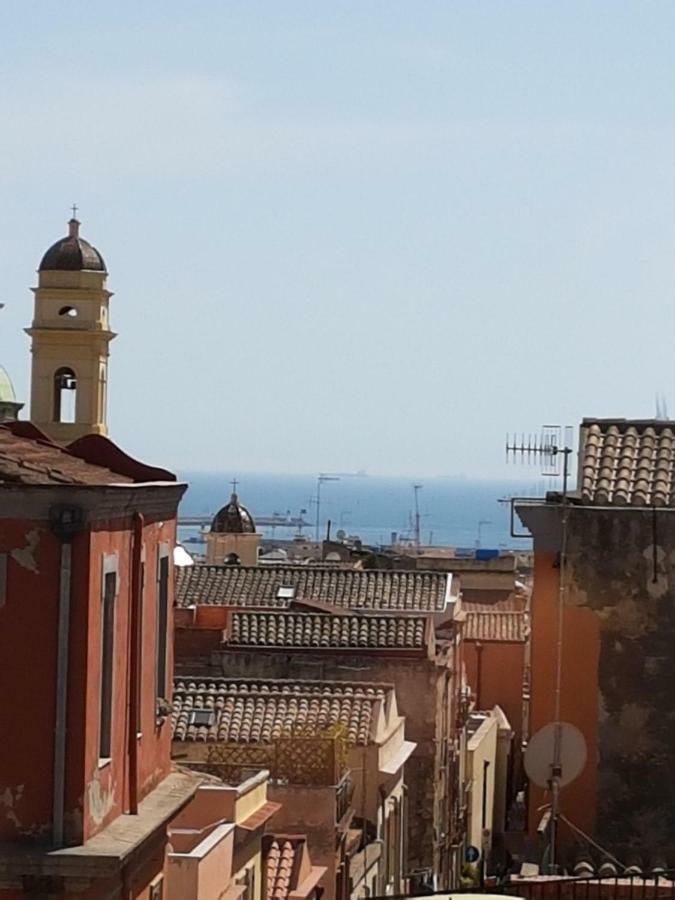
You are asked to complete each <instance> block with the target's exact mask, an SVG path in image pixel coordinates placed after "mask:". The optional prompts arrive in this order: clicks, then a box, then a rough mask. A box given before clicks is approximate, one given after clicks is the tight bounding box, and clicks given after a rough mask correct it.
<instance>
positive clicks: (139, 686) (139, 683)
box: [136, 562, 145, 734]
mask: <svg viewBox="0 0 675 900" xmlns="http://www.w3.org/2000/svg"><path fill="white" fill-rule="evenodd" d="M140 589H141V596H140V600H139V603H138V615H137V617H136V734H140V733H141V731H142V730H143V706H142V704H143V607H144V606H145V563H144V562H142V563H141V584H140Z"/></svg>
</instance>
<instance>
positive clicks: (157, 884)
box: [148, 875, 164, 900]
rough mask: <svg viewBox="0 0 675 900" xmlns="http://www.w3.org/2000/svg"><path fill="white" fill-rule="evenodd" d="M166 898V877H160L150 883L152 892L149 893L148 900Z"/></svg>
mask: <svg viewBox="0 0 675 900" xmlns="http://www.w3.org/2000/svg"><path fill="white" fill-rule="evenodd" d="M163 898H164V876H163V875H158V876H157V877H156V878H153V880H152V881H151V882H150V890H149V891H148V900H163Z"/></svg>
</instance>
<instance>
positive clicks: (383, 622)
mask: <svg viewBox="0 0 675 900" xmlns="http://www.w3.org/2000/svg"><path fill="white" fill-rule="evenodd" d="M425 626H426V619H425V617H424V616H369V615H366V616H364V615H334V616H332V615H326V614H317V615H315V614H312V613H289V612H269V613H263V612H235V613H233V614H232V622H231V627H230V632H229V635H228V643H230V644H238V645H245V646H253V647H314V648H317V649H320V648H322V647H326V648H329V647H330V648H339V649H355V650H356V649H359V648H362V649H375V650H376V649H383V650H384V649H387V650H411V649H421V648H422V647H424V638H425Z"/></svg>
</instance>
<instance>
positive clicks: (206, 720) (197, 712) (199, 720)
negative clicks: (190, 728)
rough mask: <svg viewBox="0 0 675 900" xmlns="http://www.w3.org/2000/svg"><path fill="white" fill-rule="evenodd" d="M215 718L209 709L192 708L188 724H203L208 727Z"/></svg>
mask: <svg viewBox="0 0 675 900" xmlns="http://www.w3.org/2000/svg"><path fill="white" fill-rule="evenodd" d="M215 718H216V717H215V715H214V713H213V711H212V710H210V709H194V710H193V711H192V712H191V713H190V725H205V726H207V728H210V727H211V726H212V725H213V723H214V722H215Z"/></svg>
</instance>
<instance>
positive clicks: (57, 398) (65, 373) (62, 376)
mask: <svg viewBox="0 0 675 900" xmlns="http://www.w3.org/2000/svg"><path fill="white" fill-rule="evenodd" d="M76 417H77V375H76V374H75V372H73V370H72V369H71V368H69V367H68V366H61V368H60V369H57V370H56V372H54V405H53V413H52V418H53V421H54V422H64V423H72V422H75V421H76V420H77V419H76Z"/></svg>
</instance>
